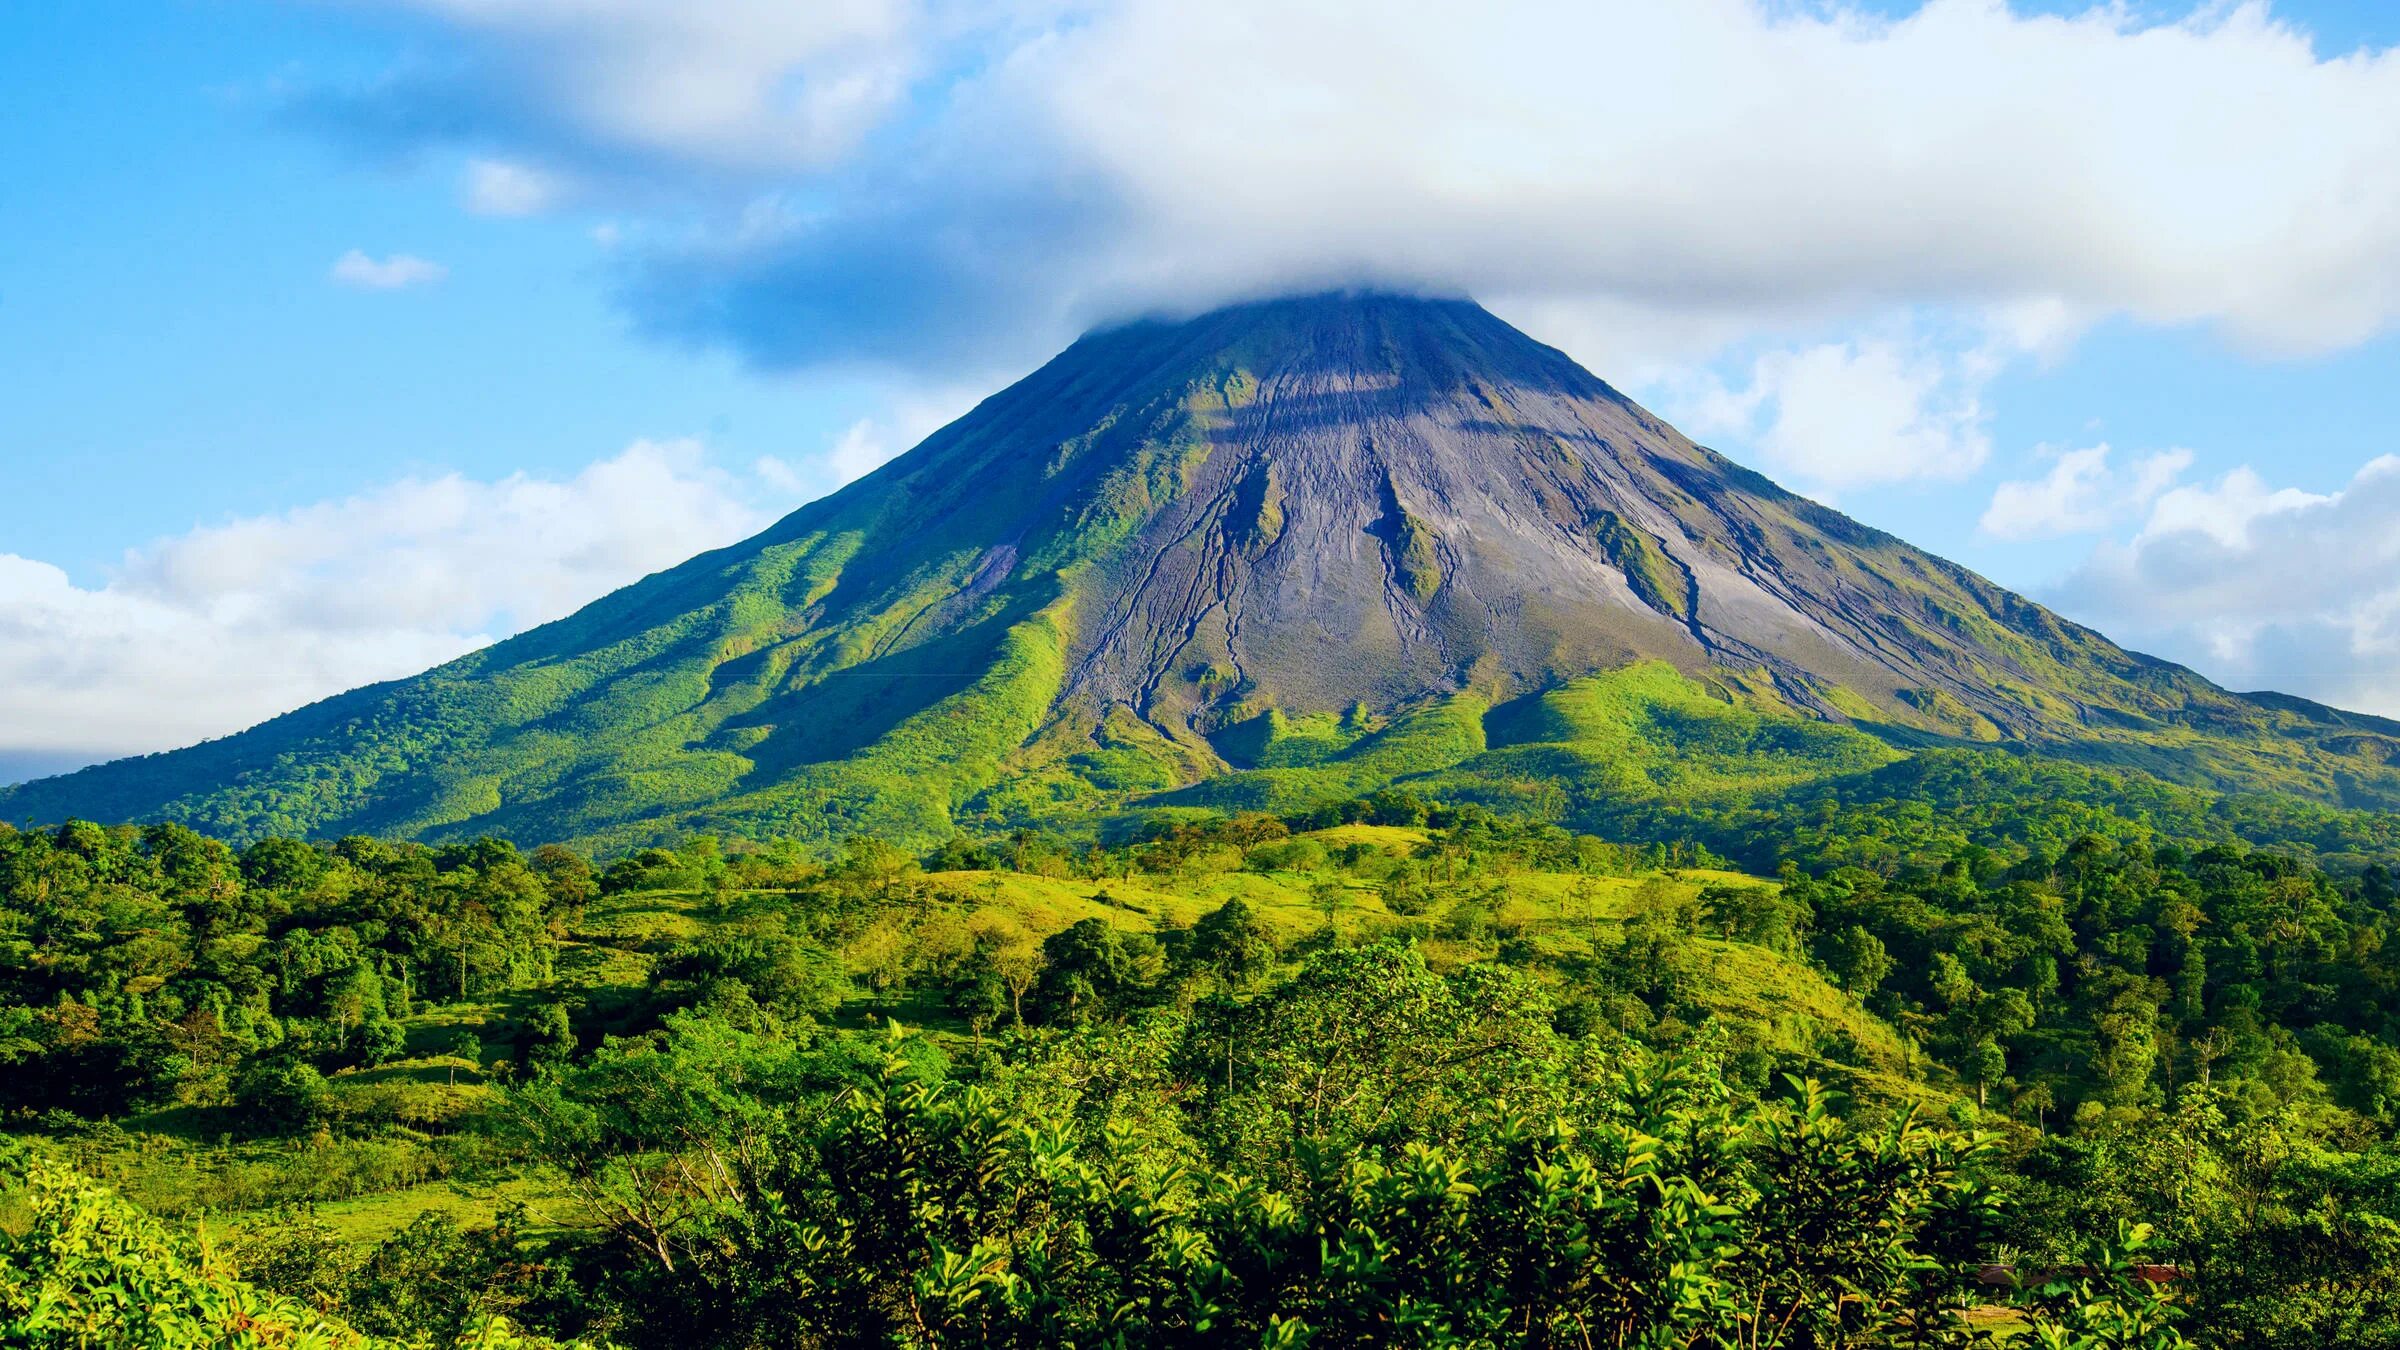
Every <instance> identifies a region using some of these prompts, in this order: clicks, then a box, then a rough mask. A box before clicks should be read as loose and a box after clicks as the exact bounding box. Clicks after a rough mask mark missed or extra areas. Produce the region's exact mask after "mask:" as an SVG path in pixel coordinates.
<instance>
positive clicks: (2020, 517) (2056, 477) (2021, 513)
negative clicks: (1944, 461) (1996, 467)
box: [1982, 443, 2192, 539]
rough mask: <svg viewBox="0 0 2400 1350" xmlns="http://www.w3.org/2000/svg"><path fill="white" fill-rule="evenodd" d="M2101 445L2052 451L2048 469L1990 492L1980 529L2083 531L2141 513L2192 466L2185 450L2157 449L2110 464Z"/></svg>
mask: <svg viewBox="0 0 2400 1350" xmlns="http://www.w3.org/2000/svg"><path fill="white" fill-rule="evenodd" d="M2108 457H2109V448H2108V446H2107V445H2106V444H2105V443H2104V444H2100V445H2095V446H2090V447H2088V448H2086V449H2082V450H2067V451H2063V452H2058V453H2057V457H2056V459H2055V460H2054V461H2053V462H2052V464H2051V466H2050V472H2048V473H2046V474H2044V475H2042V476H2041V477H2040V478H2030V479H2014V480H2011V481H2009V482H2005V483H2002V484H2000V485H1999V487H1997V488H1995V489H1993V491H1992V503H1991V505H1990V506H1988V507H1986V508H1985V509H1984V513H1983V521H1982V528H1983V531H1984V533H1986V534H1989V535H1992V536H1993V537H1995V538H1999V539H2040V538H2046V537H2050V536H2054V535H2061V534H2088V533H2090V532H2092V531H2094V530H2103V529H2106V528H2108V527H2109V526H2111V525H2114V524H2116V523H2117V522H2119V521H2121V520H2124V519H2127V518H2128V517H2131V516H2135V515H2138V514H2140V513H2141V511H2142V510H2143V508H2145V507H2147V506H2149V505H2150V504H2151V503H2152V502H2154V501H2156V500H2158V498H2159V495H2160V494H2161V493H2164V492H2165V491H2166V490H2167V489H2168V487H2169V486H2171V485H2172V484H2173V483H2174V482H2175V480H2176V479H2177V478H2179V477H2181V476H2182V474H2183V471H2184V470H2186V469H2188V468H2190V467H2191V465H2192V452H2191V451H2189V450H2160V451H2157V452H2154V453H2152V454H2147V455H2142V456H2139V457H2137V458H2136V459H2135V460H2134V461H2133V462H2132V464H2130V465H2129V466H2127V467H2126V468H2124V469H2116V468H2112V467H2111V466H2110V464H2109V462H2108Z"/></svg>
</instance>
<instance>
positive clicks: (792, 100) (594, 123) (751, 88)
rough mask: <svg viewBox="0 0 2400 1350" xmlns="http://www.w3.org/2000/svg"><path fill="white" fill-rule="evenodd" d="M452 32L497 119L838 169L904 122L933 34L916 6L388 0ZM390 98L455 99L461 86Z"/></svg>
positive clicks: (565, 139) (863, 1)
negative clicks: (489, 90) (495, 92)
mask: <svg viewBox="0 0 2400 1350" xmlns="http://www.w3.org/2000/svg"><path fill="white" fill-rule="evenodd" d="M386 5H387V7H389V8H396V9H404V10H410V11H415V12H417V13H420V14H425V15H429V16H432V17H434V18H436V19H439V20H442V21H445V22H447V23H448V24H450V25H452V28H453V31H454V32H455V33H456V34H457V35H458V36H459V37H460V38H461V39H462V40H463V45H464V47H465V50H466V53H467V55H468V57H469V58H470V61H471V65H472V68H473V71H474V77H475V78H476V79H479V80H480V81H484V82H488V86H489V87H497V88H499V89H501V90H503V91H504V92H505V95H506V96H505V97H500V98H493V99H483V98H481V97H480V96H477V95H469V98H470V101H471V102H473V103H475V104H476V105H477V108H478V111H479V112H480V113H481V114H482V115H483V116H484V117H486V118H488V119H490V122H491V124H490V125H487V126H486V127H484V128H483V130H485V131H486V132H487V133H488V132H490V131H494V130H502V131H505V132H508V133H511V134H514V135H516V136H519V137H522V138H524V139H526V140H533V141H542V142H547V143H549V144H552V145H554V146H558V147H560V148H562V149H570V150H571V149H573V148H574V147H576V146H577V145H583V146H587V147H592V148H601V147H605V148H606V150H607V151H608V152H609V153H611V154H613V155H630V156H633V157H636V158H644V159H653V160H660V161H677V160H682V161H693V162H699V163H703V164H707V165H711V166H716V167H722V168H730V169H738V170H749V171H765V170H778V171H781V170H795V169H809V168H816V167H822V166H824V165H825V164H827V163H829V162H831V161H833V160H835V159H837V158H838V157H839V156H841V155H842V154H843V153H845V152H846V151H848V150H850V149H852V148H853V147H854V146H855V145H856V144H857V142H858V141H859V139H860V138H861V137H863V136H864V135H865V134H866V133H867V132H869V131H870V130H872V129H873V128H874V127H875V126H876V125H877V124H879V123H880V122H881V121H882V120H883V119H884V118H885V117H886V116H888V115H890V114H891V113H892V112H893V111H894V110H895V109H896V107H897V106H898V105H899V103H900V102H901V101H902V100H903V99H904V98H905V96H906V95H907V93H908V91H909V89H910V86H911V83H912V81H913V80H914V79H915V78H916V77H917V76H918V75H919V74H920V73H922V71H921V67H920V64H919V61H920V57H921V55H922V51H923V49H922V44H923V43H924V42H925V41H926V40H928V39H929V38H930V37H931V36H932V35H933V33H932V30H931V29H930V27H929V25H928V24H927V23H926V22H925V21H924V15H923V14H922V12H921V11H920V7H919V6H918V5H917V4H915V3H912V2H911V0H810V3H806V4H794V3H791V2H790V0H708V2H707V3H704V4H694V3H687V2H686V0H576V2H575V3H571V4H561V3H557V0H386ZM383 92H384V93H385V94H386V95H387V96H390V97H395V98H400V99H417V100H422V99H439V98H445V97H449V96H451V95H454V94H455V93H456V92H457V91H456V90H455V89H454V88H453V87H450V86H447V85H445V86H441V87H439V88H437V89H434V90H430V91H428V90H418V89H414V88H411V87H408V86H407V85H406V82H405V81H401V82H396V83H392V84H387V85H386V86H385V87H384V90H383Z"/></svg>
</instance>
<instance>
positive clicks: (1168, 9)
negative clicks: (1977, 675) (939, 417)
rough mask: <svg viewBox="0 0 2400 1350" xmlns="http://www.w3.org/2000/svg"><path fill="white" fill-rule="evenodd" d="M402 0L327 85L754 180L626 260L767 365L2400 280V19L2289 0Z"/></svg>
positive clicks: (409, 109) (2297, 345)
mask: <svg viewBox="0 0 2400 1350" xmlns="http://www.w3.org/2000/svg"><path fill="white" fill-rule="evenodd" d="M383 2H384V3H385V4H387V5H389V6H393V7H397V8H401V9H405V10H408V11H410V12H413V13H416V14H418V15H421V16H425V17H427V18H430V19H431V20H433V21H434V22H435V23H436V24H437V25H438V26H439V33H440V35H441V36H442V37H444V38H446V40H447V43H448V46H447V47H446V48H445V49H444V50H446V51H447V52H448V53H449V55H448V58H447V61H446V62H435V63H431V65H429V67H428V69H430V70H431V71H432V73H431V74H426V73H423V72H415V73H412V74H409V75H404V76H394V77H393V78H390V79H387V80H386V81H384V82H382V83H381V84H378V85H375V86H373V87H370V88H366V89H361V90H353V91H348V92H346V93H341V94H321V95H320V97H319V100H318V102H319V104H321V105H322V104H334V105H339V106H340V107H341V108H342V109H343V110H344V111H343V113H342V124H343V125H348V126H352V127H354V128H365V129H367V134H372V135H378V136H386V137H392V138H397V139H401V140H405V141H407V142H409V143H412V144H424V143H428V142H449V143H457V144H463V145H467V146H470V147H495V146H496V147H499V152H500V153H502V154H504V155H506V156H508V157H512V158H525V159H529V160H533V161H542V162H555V163H560V164H565V165H569V166H573V167H579V168H581V169H584V170H587V171H590V172H592V173H594V174H595V175H600V176H608V177H610V178H612V179H613V180H614V181H618V182H620V183H624V184H626V185H627V186H628V191H629V193H630V195H631V197H633V198H639V197H640V196H641V195H642V194H643V193H645V192H648V191H650V190H651V189H654V188H655V187H656V186H657V185H658V184H659V183H661V182H667V183H671V184H673V185H675V186H677V187H678V188H679V189H681V191H679V192H678V194H677V195H676V198H675V199H676V200H678V201H681V202H690V201H697V200H703V199H705V200H711V201H723V202H727V203H729V205H727V206H726V207H725V208H724V209H723V210H721V211H715V210H712V209H710V208H702V209H700V210H699V212H698V218H697V219H690V220H682V222H681V223H683V224H684V225H686V226H687V227H688V228H686V229H685V230H684V231H683V232H682V237H681V238H680V241H673V242H663V243H658V244H654V245H652V246H650V247H648V248H646V249H644V250H640V251H638V253H637V254H636V255H635V256H632V257H630V258H629V259H628V263H627V265H628V267H629V268H630V272H629V275H628V278H627V284H626V286H625V289H624V295H625V297H626V300H627V302H628V303H629V304H630V305H631V306H632V307H633V308H634V309H635V311H636V313H637V315H638V316H640V317H641V318H642V319H643V320H644V321H645V322H646V323H648V324H649V325H650V326H651V327H652V328H653V329H654V330H657V331H661V332H667V333H671V334H675V335H679V336H682V337H685V338H688V339H690V340H693V341H701V342H708V343H718V344H724V345H726V346H729V347H732V348H734V349H736V350H738V351H741V352H743V353H745V354H746V355H748V356H750V357H751V358H752V359H754V360H757V361H759V362H761V363H765V364H770V365H779V366H790V365H806V364H811V363H816V362H823V361H828V360H841V359H856V358H859V357H861V356H864V357H867V358H872V359H881V360H892V361H903V362H915V363H939V362H950V363H955V362H956V361H958V360H959V359H961V355H962V351H964V350H965V349H970V348H972V349H975V350H977V351H980V352H981V353H983V354H985V355H987V356H988V355H989V354H991V353H992V352H993V351H994V350H995V348H999V347H1006V346H1009V345H1010V344H1012V343H1013V344H1018V345H1019V346H1030V347H1031V348H1037V349H1038V348H1040V347H1044V346H1048V345H1052V344H1054V343H1055V342H1056V340H1057V339H1058V337H1060V336H1061V335H1062V334H1063V332H1064V331H1066V330H1067V329H1069V328H1072V327H1074V326H1077V325H1080V324H1083V323H1088V322H1090V321H1093V320H1095V319H1101V318H1106V317H1111V316H1115V315H1121V314H1124V313H1127V312H1129V311H1132V310H1138V309H1147V308H1176V307H1193V306H1199V305H1204V304H1207V303H1211V302H1215V301H1220V300H1225V299H1230V298H1237V297H1240V296H1243V295H1249V294H1255V293H1258V292H1262V291H1271V290H1282V289H1290V288H1295V287H1304V286H1313V285H1324V284H1331V283H1335V282H1359V281H1369V282H1384V283H1389V284H1394V285H1418V286H1427V287H1440V288H1444V289H1464V290H1469V291H1472V292H1474V293H1476V294H1479V295H1483V296H1487V297H1504V298H1509V299H1511V300H1513V301H1519V302H1523V303H1525V304H1528V305H1530V304H1533V303H1536V302H1542V303H1548V304H1551V305H1554V306H1555V305H1563V304H1568V303H1588V304H1593V305H1600V306H1607V307H1609V308H1610V309H1611V310H1612V312H1615V313H1617V314H1620V315H1636V316H1644V317H1647V318H1649V319H1653V320H1656V321H1658V322H1660V323H1662V324H1682V325H1691V324H1695V323H1705V322H1706V321H1708V320H1709V319H1711V318H1715V319H1717V320H1720V321H1723V322H1726V323H1730V324H1734V325H1736V326H1740V327H1743V328H1745V330H1746V331H1748V330H1755V329H1756V328H1757V326H1758V325H1759V324H1761V323H1762V322H1766V321H1799V322H1822V321H1824V320H1826V319H1828V318H1830V317H1839V316H1843V315H1853V314H1863V313H1880V312H1886V311H1888V310H1889V309H1891V308H1893V307H1905V306H1927V305H1932V306H1946V307H1955V308H1957V309H1958V310H1960V311H1961V312H1970V311H1973V312H1981V311H1985V310H1989V309H1995V308H2004V309H2011V310H2015V311H2018V312H2035V311H2039V310H2041V309H2043V308H2045V307H2049V308H2054V309H2056V308H2063V309H2067V310H2071V311H2073V312H2075V313H2077V314H2079V315H2083V316H2086V317H2090V318H2097V317H2105V316H2110V315H2129V316H2131V317H2133V318H2135V319H2137V320H2140V321H2144V322H2150V323H2159V324H2182V323H2191V322H2204V323H2209V324H2214V325H2216V326H2218V327H2219V328H2220V329H2221V330H2222V331H2224V332H2226V333H2228V334H2229V335H2231V336H2232V337H2233V338H2234V339H2235V340H2236V341H2238V342H2241V343H2244V344H2248V345H2251V346H2254V347H2257V348H2260V349H2263V350H2269V351H2277V352H2286V351H2317V350H2324V349H2330V348H2338V347H2342V346H2345V345H2348V344H2352V343H2356V342H2358V341H2361V340H2363V339H2365V338H2367V337H2369V336H2372V335H2374V334H2376V333H2379V332H2383V331H2386V330H2388V329H2390V328H2391V327H2392V326H2393V323H2394V321H2395V318H2400V176H2395V175H2393V174H2391V173H2389V172H2388V171H2387V169H2386V166H2388V165H2389V164H2390V163H2392V162H2393V161H2394V160H2395V158H2400V57H2396V56H2395V55H2394V54H2393V53H2391V52H2360V53H2354V54H2348V55H2340V56H2333V55H2321V54H2319V53H2318V52H2317V51H2315V50H2314V49H2313V47H2312V45H2311V42H2310V40H2309V38H2308V36H2307V34H2306V33H2305V32H2303V31H2301V30H2300V29H2298V28H2296V27H2294V26H2292V25H2290V24H2288V23H2286V22H2284V21H2282V20H2281V19H2280V18H2279V17H2278V15H2277V14H2276V12H2275V11H2274V10H2273V9H2271V8H2270V7H2269V5H2267V4H2265V3H2263V2H2261V0H2252V2H2251V3H2241V4H2230V5H2229V4H2223V3H2198V2H2197V0H2195V3H2194V4H2193V5H2192V8H2191V9H2190V10H2189V11H2188V12H2187V14H2186V16H2185V17H2182V18H2175V19H2166V20H2160V19H2156V18H2153V17H2150V15H2151V14H2152V7H2146V6H2145V7H2135V6H2123V5H2102V6H2095V7H2094V8H2093V9H2092V10H2091V11H2090V12H2089V13H2086V14H2083V15H2080V16H2074V17H2055V16H2049V15H2034V14H2019V13H2016V12H2014V11H2013V10H2012V9H2011V8H2010V7H2009V6H2008V5H2007V4H2005V3H2003V2H2002V0H1929V2H1928V3H1926V4H1925V5H1923V6H1922V8H1921V9H1919V10H1918V11H1916V12H1915V13H1913V14H1910V15H1908V16H1906V17H1903V18H1899V19H1896V20H1895V19H1887V18H1882V17H1876V16H1872V15H1869V14H1868V13H1866V12H1864V11H1862V10H1858V9H1854V8H1851V7H1849V6H1847V5H1844V4H1842V3H1839V0H1834V2H1832V3H1826V4H1810V5H1805V6H1800V5H1790V4H1784V3H1767V2H1766V0H1686V2H1685V3H1680V4H1674V5H1659V4H1654V3H1650V2H1649V0H1502V2H1501V3H1497V4H1493V5H1478V6H1459V5H1454V4H1446V3H1439V2H1438V0H1400V2H1399V3H1397V4H1395V5H1387V6H1385V7H1383V8H1382V9H1381V10H1379V11H1377V13H1376V15H1375V19H1374V22H1372V23H1367V22H1362V21H1361V14H1360V12H1359V10H1358V9H1357V7H1356V6H1354V5H1350V4H1345V3H1337V2H1336V0H1220V3H1214V4H1208V5H1192V4H1188V3H1184V2H1183V0H1072V2H1070V0H1015V2H1014V3H1011V2H1010V0H916V2H915V3H909V2H907V0H840V2H838V3H826V4H821V5H804V6H800V5H787V4H781V3H775V2H774V0H729V2H728V3H724V4H713V5H688V4H678V3H670V2H669V0H652V2H650V3H641V2H638V0H590V3H580V4H576V5H572V6H562V5H554V4H545V3H536V0H498V2H497V3H495V2H494V0H383ZM437 45H438V44H437ZM695 188H704V189H705V191H695V190H694V189H695ZM1859 359H1860V360H1864V361H1865V362H1866V364H1867V365H1869V366H1871V365H1872V363H1873V362H1872V359H1871V354H1867V355H1865V356H1862V357H1861V358H1859ZM1864 369H1865V368H1864V367H1862V368H1861V373H1862V375H1863V373H1864ZM1796 434H1797V433H1796ZM1939 434H1948V433H1939ZM1939 449H1940V450H1941V452H1942V453H1943V454H1945V455H1949V456H1951V457H1952V458H1955V457H1956V456H1957V455H1958V454H1959V452H1961V451H1971V445H1970V444H1969V443H1968V442H1965V441H1961V440H1958V439H1956V438H1955V436H1952V438H1951V439H1950V440H1948V441H1945V442H1944V443H1943V444H1942V445H1941V446H1940V447H1939ZM1970 457H1971V455H1970Z"/></svg>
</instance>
